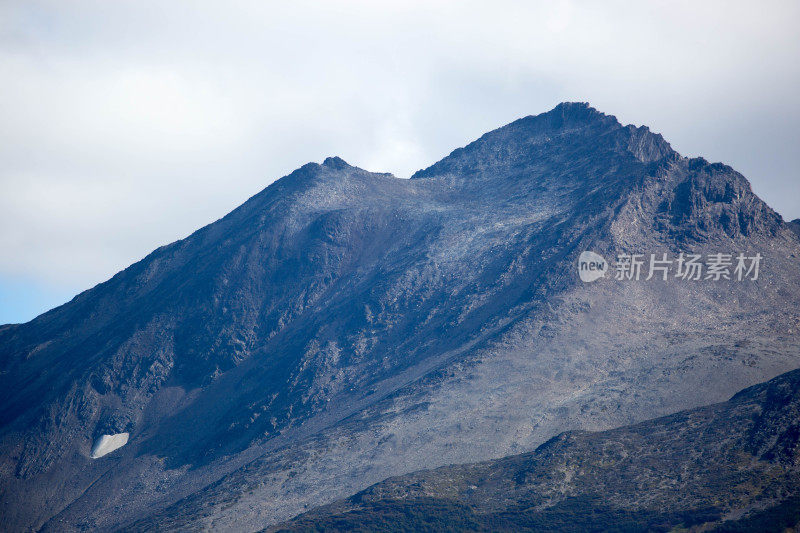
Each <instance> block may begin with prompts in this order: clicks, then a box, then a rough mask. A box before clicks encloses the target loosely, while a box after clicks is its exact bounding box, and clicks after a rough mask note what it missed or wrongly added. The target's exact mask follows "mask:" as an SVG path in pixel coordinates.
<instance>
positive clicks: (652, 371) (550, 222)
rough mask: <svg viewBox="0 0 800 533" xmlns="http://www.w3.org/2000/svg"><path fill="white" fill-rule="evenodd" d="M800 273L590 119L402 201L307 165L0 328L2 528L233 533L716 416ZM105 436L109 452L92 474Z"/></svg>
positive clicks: (741, 383)
mask: <svg viewBox="0 0 800 533" xmlns="http://www.w3.org/2000/svg"><path fill="white" fill-rule="evenodd" d="M585 250H591V251H594V252H596V253H599V254H601V255H602V256H603V257H606V258H608V259H613V258H615V257H617V255H618V254H651V253H653V254H661V253H669V254H671V255H672V256H677V254H678V253H680V252H685V253H698V254H704V255H707V254H713V253H730V254H738V253H745V254H747V255H748V256H753V255H754V254H756V253H758V254H761V256H763V261H762V263H761V270H760V274H759V276H758V279H755V280H753V279H747V280H744V281H737V280H736V279H731V280H725V279H722V280H719V281H711V280H708V281H706V280H700V281H688V280H681V279H677V278H674V277H673V276H670V278H669V279H668V280H666V281H661V280H660V279H652V280H649V281H645V280H644V279H642V280H639V281H636V280H616V279H615V278H614V276H613V275H611V274H609V275H607V276H606V277H604V278H602V279H600V280H598V281H596V282H593V283H583V282H581V281H580V278H579V277H578V270H577V261H578V257H579V255H580V254H581V252H582V251H585ZM798 254H800V240H799V239H798V236H797V235H796V234H795V233H794V232H793V231H792V228H791V227H790V225H789V224H787V223H785V222H784V221H783V220H782V219H781V217H780V216H779V215H777V214H776V213H775V212H774V211H772V210H771V209H770V208H769V207H768V206H767V205H766V204H764V202H762V201H761V200H760V199H759V198H758V197H757V196H756V195H754V194H753V193H752V191H751V189H750V186H749V184H748V182H747V180H746V179H745V178H744V177H743V176H741V175H740V174H738V173H737V172H735V171H734V170H733V169H731V168H730V167H727V166H725V165H723V164H719V163H709V162H707V161H705V160H704V159H701V158H694V159H688V158H684V157H682V156H680V155H679V154H677V153H676V152H675V151H674V150H672V148H671V147H670V146H669V144H668V143H667V142H666V141H665V140H664V139H663V138H662V137H661V136H660V135H657V134H654V133H652V132H650V131H649V130H648V129H647V128H644V127H634V126H623V125H621V124H619V122H618V121H617V120H616V119H615V118H614V117H612V116H608V115H605V114H603V113H600V112H598V111H596V110H595V109H593V108H591V107H590V106H589V105H587V104H580V103H565V104H560V105H559V106H557V107H556V108H555V109H553V110H551V111H550V112H547V113H544V114H541V115H537V116H530V117H525V118H522V119H520V120H517V121H515V122H513V123H511V124H508V125H506V126H504V127H502V128H499V129H497V130H495V131H492V132H489V133H487V134H486V135H484V136H483V137H481V138H480V139H478V140H476V141H475V142H473V143H471V144H469V145H467V146H465V147H464V148H460V149H458V150H455V151H454V152H453V153H451V154H450V155H449V156H447V157H446V158H444V159H443V160H441V161H439V162H438V163H436V164H434V165H433V166H431V167H430V168H428V169H425V170H422V171H420V172H418V173H417V174H415V175H414V176H413V177H412V179H410V180H403V179H397V178H395V177H393V176H391V175H389V174H376V173H371V172H367V171H365V170H362V169H359V168H356V167H352V166H350V165H348V164H347V163H345V162H344V161H343V160H341V159H339V158H328V159H326V160H325V161H324V162H323V163H322V164H316V163H309V164H307V165H305V166H303V167H301V168H299V169H298V170H296V171H295V172H293V173H291V174H290V175H288V176H286V177H284V178H281V179H280V180H278V181H276V182H275V183H273V184H272V185H270V186H269V187H267V188H266V189H265V190H263V191H262V192H261V193H259V194H257V195H255V196H254V197H252V198H250V199H249V200H248V201H246V202H245V203H244V204H243V205H242V206H240V207H239V208H237V209H236V210H234V211H233V212H231V213H230V214H228V215H227V216H225V217H224V218H222V219H220V220H218V221H216V222H214V223H213V224H210V225H208V226H206V227H204V228H202V229H200V230H199V231H197V232H196V233H194V234H192V235H191V236H189V237H188V238H186V239H184V240H181V241H178V242H176V243H173V244H171V245H168V246H165V247H162V248H159V249H158V250H156V251H154V252H153V253H151V254H150V255H149V256H147V257H146V258H144V259H143V260H141V261H139V262H138V263H136V264H134V265H132V266H130V267H129V268H127V269H125V270H124V271H122V272H120V273H119V274H117V275H116V276H114V277H113V278H111V279H110V280H108V281H106V282H105V283H102V284H100V285H98V286H96V287H94V288H93V289H91V290H88V291H86V292H84V293H82V294H80V295H78V296H77V297H75V298H74V299H73V300H72V301H71V302H69V303H67V304H65V305H63V306H61V307H58V308H56V309H54V310H52V311H49V312H48V313H45V314H43V315H42V316H40V317H37V318H36V319H34V320H33V321H31V322H29V323H26V324H20V325H6V326H0V518H2V522H3V523H4V524H8V525H9V528H11V529H14V530H16V529H20V530H22V529H43V530H45V531H48V530H58V531H64V530H71V529H72V530H74V529H85V528H104V529H113V528H117V527H122V526H126V527H136V528H140V529H147V528H154V529H158V528H163V527H165V525H172V526H173V527H185V528H189V529H196V528H198V527H210V528H214V529H234V530H256V529H260V528H263V527H265V526H267V525H270V524H274V523H278V522H281V521H283V520H286V519H288V518H290V517H292V516H295V515H296V514H298V513H300V512H302V511H304V510H306V509H308V508H310V507H313V506H317V505H321V504H325V503H329V502H332V501H334V500H337V499H340V498H343V497H347V496H350V495H352V494H354V493H356V492H358V491H359V490H362V489H364V488H365V487H367V486H369V485H371V484H373V483H376V482H378V481H380V480H383V479H385V478H387V477H390V476H396V475H400V474H404V473H408V472H412V471H417V470H421V469H427V468H435V467H438V466H442V465H446V464H456V463H466V462H475V461H484V460H488V459H494V458H499V457H503V456H507V455H511V454H515V453H521V452H525V451H529V450H531V449H534V448H535V447H536V446H538V445H540V444H541V443H543V442H545V441H546V440H548V439H550V438H552V437H553V436H554V435H557V434H559V433H562V432H563V431H565V430H569V429H584V430H603V429H608V428H612V427H618V426H622V425H626V424H631V423H635V422H639V421H643V420H647V419H650V418H654V417H657V416H662V415H666V414H670V413H674V412H677V411H680V410H683V409H688V408H692V407H697V406H701V405H707V404H710V403H714V402H719V401H722V400H724V399H726V398H727V397H729V396H730V395H731V394H733V393H734V392H736V391H737V390H740V389H742V388H744V387H746V386H750V385H754V384H756V383H760V382H763V381H765V380H767V379H770V378H772V377H774V376H776V375H779V374H781V373H784V372H787V371H789V370H793V369H795V368H798V367H800V350H799V349H798V348H799V347H800V336H798V333H797V332H798V329H800V269H798V265H799V264H800V263H799V262H798ZM126 434H127V435H126ZM104 435H107V436H109V437H110V438H113V439H114V440H113V442H115V443H117V444H119V443H122V442H123V441H124V443H125V444H124V446H122V447H120V448H117V449H115V450H113V451H110V452H109V453H107V455H103V456H98V457H97V458H92V455H95V456H97V455H99V454H98V453H95V454H93V453H92V450H93V448H95V452H97V450H99V449H102V450H103V453H105V452H107V451H108V450H109V449H111V448H109V447H108V446H106V447H103V446H104V445H103V446H101V441H102V437H103V436H104ZM102 442H103V443H105V442H112V441H102ZM134 524H135V526H134Z"/></svg>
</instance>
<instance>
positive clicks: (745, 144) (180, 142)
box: [0, 0, 800, 323]
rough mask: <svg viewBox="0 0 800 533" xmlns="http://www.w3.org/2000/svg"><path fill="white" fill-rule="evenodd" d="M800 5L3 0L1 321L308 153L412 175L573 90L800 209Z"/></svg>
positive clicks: (242, 194)
mask: <svg viewBox="0 0 800 533" xmlns="http://www.w3.org/2000/svg"><path fill="white" fill-rule="evenodd" d="M798 22H800V3H798V2H796V1H785V2H784V1H766V2H765V1H762V0H759V1H755V0H753V1H751V2H736V1H733V2H732V1H730V0H728V1H720V2H716V1H711V2H702V1H697V0H694V1H686V2H682V1H675V0H672V1H664V2H660V1H657V2H656V1H654V2H616V1H606V2H599V1H592V2H589V1H587V2H581V1H561V2H558V1H549V2H529V1H519V2H505V1H502V0H500V1H498V0H494V1H492V2H480V3H479V2H465V1H458V2H456V1H441V2H437V1H434V0H426V1H423V2H415V1H411V0H403V1H397V2H395V1H381V2H375V1H331V0H328V1H324V2H305V1H292V2H267V1H259V2H237V1H229V0H226V1H221V0H218V1H217V2H203V1H186V2H180V1H169V2H166V1H152V2H150V1H142V0H136V1H131V2H125V1H114V2H110V1H107V0H98V1H94V2H92V1H86V2H77V1H69V0H58V1H53V2H37V1H31V0H25V1H19V2H16V1H10V0H5V1H3V2H0V73H1V74H0V75H1V76H2V79H0V81H2V83H0V250H2V251H1V252H0V323H5V322H21V321H27V320H29V319H31V318H33V317H34V316H36V315H38V314H39V313H41V312H43V311H45V310H46V309H49V308H51V307H53V306H55V305H58V304H60V303H63V302H65V301H67V300H68V299H70V298H71V297H72V296H73V295H75V294H76V293H78V292H80V291H81V290H84V289H87V288H90V287H91V286H93V285H95V284H96V283H98V282H101V281H103V280H105V279H107V278H108V277H110V276H111V275H112V274H114V273H115V272H116V271H118V270H120V269H122V268H124V267H125V266H127V265H128V264H130V263H131V262H133V261H135V260H137V259H139V258H141V257H142V256H144V255H145V254H147V253H148V252H149V251H151V250H152V249H154V248H156V247H157V246H160V245H162V244H166V243H168V242H171V241H174V240H176V239H179V238H182V237H184V236H186V235H188V234H189V233H191V232H192V231H193V230H195V229H196V228H198V227H200V226H202V225H204V224H206V223H208V222H210V221H212V220H215V219H216V218H219V217H221V216H222V215H224V214H225V213H226V212H228V211H229V210H230V209H232V208H234V207H235V206H237V205H238V204H240V203H241V202H242V201H243V200H245V199H246V198H248V197H249V196H251V195H252V194H254V193H256V192H258V191H259V190H261V189H262V188H264V187H265V186H266V185H268V184H269V183H270V182H272V181H274V180H275V179H276V178H279V177H280V176H282V175H285V174H287V173H288V172H290V171H292V170H293V169H295V168H297V167H299V166H300V165H302V164H304V163H306V162H308V161H321V160H322V159H324V158H325V157H326V156H329V155H339V156H341V157H343V158H344V159H345V160H346V161H348V162H349V163H351V164H354V165H357V166H361V167H364V168H366V169H368V170H374V171H386V172H393V173H394V174H395V175H397V176H399V177H408V176H409V175H410V174H411V173H412V172H413V171H415V170H416V169H419V168H422V167H425V166H428V165H429V164H431V163H433V162H434V161H436V160H438V159H439V158H441V157H442V156H444V155H446V154H447V153H449V152H450V151H451V150H452V149H454V148H456V147H458V146H461V145H464V144H466V143H467V142H469V141H470V140H472V139H474V138H476V137H478V136H479V135H481V134H482V133H483V132H485V131H487V130H490V129H493V128H495V127H498V126H500V125H502V124H505V123H507V122H510V121H511V120H514V119H515V118H518V117H520V116H524V115H529V114H537V113H540V112H543V111H547V110H549V109H551V108H552V107H553V106H555V105H556V104H557V103H558V102H560V101H565V100H573V101H588V102H590V103H591V104H592V105H594V106H595V107H597V108H598V109H600V110H601V111H604V112H606V113H610V114H614V115H616V116H617V117H618V118H619V119H620V121H622V122H623V123H634V124H637V125H639V124H646V125H648V126H650V127H651V129H653V130H654V131H657V132H660V133H662V134H663V135H664V136H665V137H666V138H667V140H669V141H670V142H671V143H672V145H673V146H674V147H675V148H676V149H678V150H679V151H680V152H681V153H683V154H684V155H703V156H704V157H706V158H707V159H710V160H713V161H724V162H726V163H728V164H731V165H732V166H733V167H734V168H736V169H737V170H739V171H740V172H742V173H743V174H745V175H746V176H747V177H748V178H749V179H750V180H751V182H752V183H753V187H754V189H755V190H756V192H757V193H758V194H760V195H761V196H762V197H763V198H764V199H765V200H767V202H768V203H769V204H770V205H772V206H773V207H774V208H775V209H777V210H778V211H779V212H780V213H781V214H782V215H783V216H784V218H787V219H793V218H797V217H800V177H799V176H798V169H799V168H800V99H798V96H797V95H798V94H800V61H798V59H800V32H798V31H797V24H798Z"/></svg>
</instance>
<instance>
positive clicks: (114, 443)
mask: <svg viewBox="0 0 800 533" xmlns="http://www.w3.org/2000/svg"><path fill="white" fill-rule="evenodd" d="M126 444H128V433H116V434H114V435H102V436H101V437H99V438H98V439H97V440H96V441H95V443H94V446H92V455H91V457H92V459H97V458H99V457H103V456H104V455H107V454H109V453H111V452H113V451H114V450H116V449H117V448H122V447H123V446H125V445H126Z"/></svg>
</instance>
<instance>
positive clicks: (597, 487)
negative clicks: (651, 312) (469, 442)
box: [274, 370, 800, 533]
mask: <svg viewBox="0 0 800 533" xmlns="http://www.w3.org/2000/svg"><path fill="white" fill-rule="evenodd" d="M798 482H800V371H798V370H795V371H792V372H789V373H787V374H784V375H782V376H780V377H778V378H775V379H773V380H772V381H770V382H768V383H765V384H762V385H757V386H754V387H752V388H749V389H746V390H744V391H742V392H740V393H739V394H737V395H736V396H734V397H733V398H732V399H731V400H729V401H727V402H724V403H719V404H716V405H711V406H708V407H701V408H696V409H692V410H689V411H682V412H680V413H677V414H674V415H670V416H667V417H664V418H659V419H656V420H651V421H647V422H643V423H639V424H636V425H632V426H625V427H622V428H618V429H614V430H609V431H604V432H600V433H588V432H582V431H578V432H568V433H562V434H561V435H559V436H557V437H554V438H552V439H551V440H549V441H547V442H546V443H544V444H542V445H541V446H539V447H538V448H537V449H536V450H535V451H533V452H530V453H525V454H520V455H515V456H513V457H506V458H503V459H500V460H494V461H488V462H484V463H478V464H470V465H460V466H447V467H441V468H438V469H436V470H429V471H425V472H419V473H415V474H411V475H406V476H402V477H397V478H392V479H389V480H386V481H384V482H381V483H379V484H377V485H374V486H372V487H369V488H368V489H366V490H364V491H361V492H359V493H358V494H356V495H354V496H352V497H350V498H347V499H346V500H343V501H340V502H336V503H333V504H330V505H327V506H324V507H322V508H319V509H316V510H314V511H311V512H309V513H306V514H304V515H303V516H301V517H298V518H297V519H295V520H293V521H292V522H290V523H289V524H286V525H283V526H279V527H276V528H275V529H274V530H275V531H285V532H289V531H331V532H333V531H454V530H463V531H575V532H583V531H630V532H633V531H665V532H666V531H675V530H676V529H679V528H688V527H695V528H703V529H702V530H703V531H711V530H714V531H758V532H761V533H765V532H767V531H775V532H777V533H780V532H783V531H785V530H787V528H793V527H795V526H797V525H799V524H800V492H799V491H798V487H800V486H799V485H798ZM679 530H680V529H679ZM683 530H685V529H683Z"/></svg>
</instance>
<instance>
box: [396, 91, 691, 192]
mask: <svg viewBox="0 0 800 533" xmlns="http://www.w3.org/2000/svg"><path fill="white" fill-rule="evenodd" d="M544 151H547V152H548V153H550V154H552V153H553V152H554V151H555V152H560V153H561V154H562V156H563V157H570V156H571V155H575V153H574V152H576V151H577V152H584V153H587V154H588V152H593V156H594V157H605V156H606V154H608V153H614V154H616V155H621V156H631V157H633V158H634V159H636V160H638V161H639V162H642V163H649V162H653V161H658V160H660V159H664V158H667V157H675V156H677V154H676V153H675V152H674V151H673V150H672V148H671V147H670V145H669V143H667V142H666V141H665V140H664V138H663V137H662V136H661V135H660V134H657V133H653V132H651V131H650V129H649V128H647V127H645V126H641V127H636V126H632V125H628V126H623V125H622V124H620V122H619V121H618V120H617V118H616V117H615V116H613V115H606V114H605V113H602V112H600V111H598V110H596V109H595V108H593V107H591V106H590V105H589V104H588V103H585V102H563V103H561V104H558V105H557V106H556V107H555V108H553V109H552V110H550V111H548V112H546V113H542V114H539V115H531V116H527V117H524V118H521V119H518V120H515V121H514V122H511V123H509V124H507V125H505V126H502V127H500V128H498V129H496V130H493V131H490V132H489V133H486V134H485V135H483V136H481V137H480V138H479V139H477V140H475V141H474V142H472V143H470V144H468V145H467V146H464V147H463V148H457V149H456V150H454V151H453V152H452V153H451V154H450V155H448V156H447V157H446V158H444V159H442V160H441V161H439V162H438V163H435V164H434V165H432V166H430V167H428V168H427V169H424V170H420V171H418V172H416V173H415V174H414V175H413V176H411V178H412V179H419V178H431V177H436V176H448V175H453V174H460V175H461V176H462V177H466V176H469V179H472V180H474V179H476V178H477V177H478V175H479V174H483V175H486V174H488V173H492V174H496V171H497V170H498V167H501V168H502V167H505V168H508V167H509V166H514V165H519V164H520V162H521V161H525V160H528V161H531V160H535V159H536V158H538V157H542V156H543V155H544V153H543V152H544Z"/></svg>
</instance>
